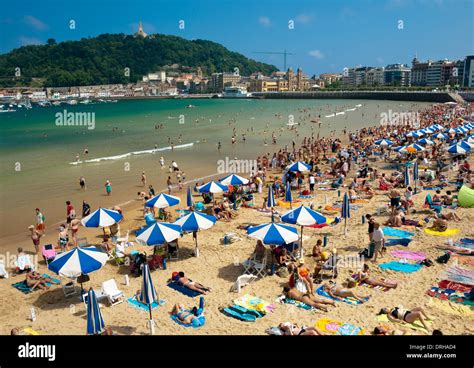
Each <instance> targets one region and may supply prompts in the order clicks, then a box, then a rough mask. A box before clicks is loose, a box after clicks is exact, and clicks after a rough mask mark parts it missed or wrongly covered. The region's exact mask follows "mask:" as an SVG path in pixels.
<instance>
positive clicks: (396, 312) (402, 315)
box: [390, 307, 411, 322]
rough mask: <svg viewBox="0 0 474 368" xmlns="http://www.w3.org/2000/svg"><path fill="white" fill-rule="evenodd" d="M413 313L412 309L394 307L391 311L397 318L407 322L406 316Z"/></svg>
mask: <svg viewBox="0 0 474 368" xmlns="http://www.w3.org/2000/svg"><path fill="white" fill-rule="evenodd" d="M410 313H411V311H405V310H403V309H401V308H398V307H396V308H394V309H393V310H392V311H391V312H390V315H391V316H392V317H394V318H396V319H399V320H402V321H405V322H406V319H405V318H406V317H407V315H409V314H410Z"/></svg>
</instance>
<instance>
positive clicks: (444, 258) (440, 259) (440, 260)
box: [436, 252, 451, 263]
mask: <svg viewBox="0 0 474 368" xmlns="http://www.w3.org/2000/svg"><path fill="white" fill-rule="evenodd" d="M449 258H451V256H450V255H449V253H448V252H446V253H444V254H443V255H442V256H439V257H438V258H437V259H436V262H438V263H448V261H449Z"/></svg>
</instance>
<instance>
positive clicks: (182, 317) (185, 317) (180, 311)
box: [171, 304, 201, 327]
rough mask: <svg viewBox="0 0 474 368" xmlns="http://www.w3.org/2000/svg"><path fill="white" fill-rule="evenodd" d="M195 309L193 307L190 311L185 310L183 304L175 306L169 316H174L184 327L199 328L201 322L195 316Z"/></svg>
mask: <svg viewBox="0 0 474 368" xmlns="http://www.w3.org/2000/svg"><path fill="white" fill-rule="evenodd" d="M197 310H198V309H197V308H196V307H193V309H191V311H189V310H186V308H185V307H184V305H183V304H175V305H174V307H173V309H172V310H171V314H172V315H174V316H176V317H177V318H178V320H179V321H180V322H181V323H184V324H185V325H193V326H194V327H199V326H201V321H200V320H199V318H198V316H197V313H198V312H197Z"/></svg>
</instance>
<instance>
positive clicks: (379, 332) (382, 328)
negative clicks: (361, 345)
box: [372, 325, 409, 336]
mask: <svg viewBox="0 0 474 368" xmlns="http://www.w3.org/2000/svg"><path fill="white" fill-rule="evenodd" d="M372 335H375V336H387V335H392V336H400V335H409V334H408V333H407V331H406V330H404V329H396V328H392V327H390V326H388V325H379V326H377V327H375V328H374V332H372Z"/></svg>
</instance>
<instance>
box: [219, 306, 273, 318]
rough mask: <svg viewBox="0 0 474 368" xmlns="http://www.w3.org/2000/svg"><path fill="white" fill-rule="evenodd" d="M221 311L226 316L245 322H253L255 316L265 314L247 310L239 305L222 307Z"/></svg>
mask: <svg viewBox="0 0 474 368" xmlns="http://www.w3.org/2000/svg"><path fill="white" fill-rule="evenodd" d="M221 312H222V313H224V314H225V315H227V316H228V317H232V318H236V319H238V320H241V321H245V322H255V321H256V319H257V318H261V317H263V316H265V313H261V312H258V311H255V310H249V309H246V308H244V307H242V306H240V305H232V306H230V307H228V308H224V309H222V310H221Z"/></svg>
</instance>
